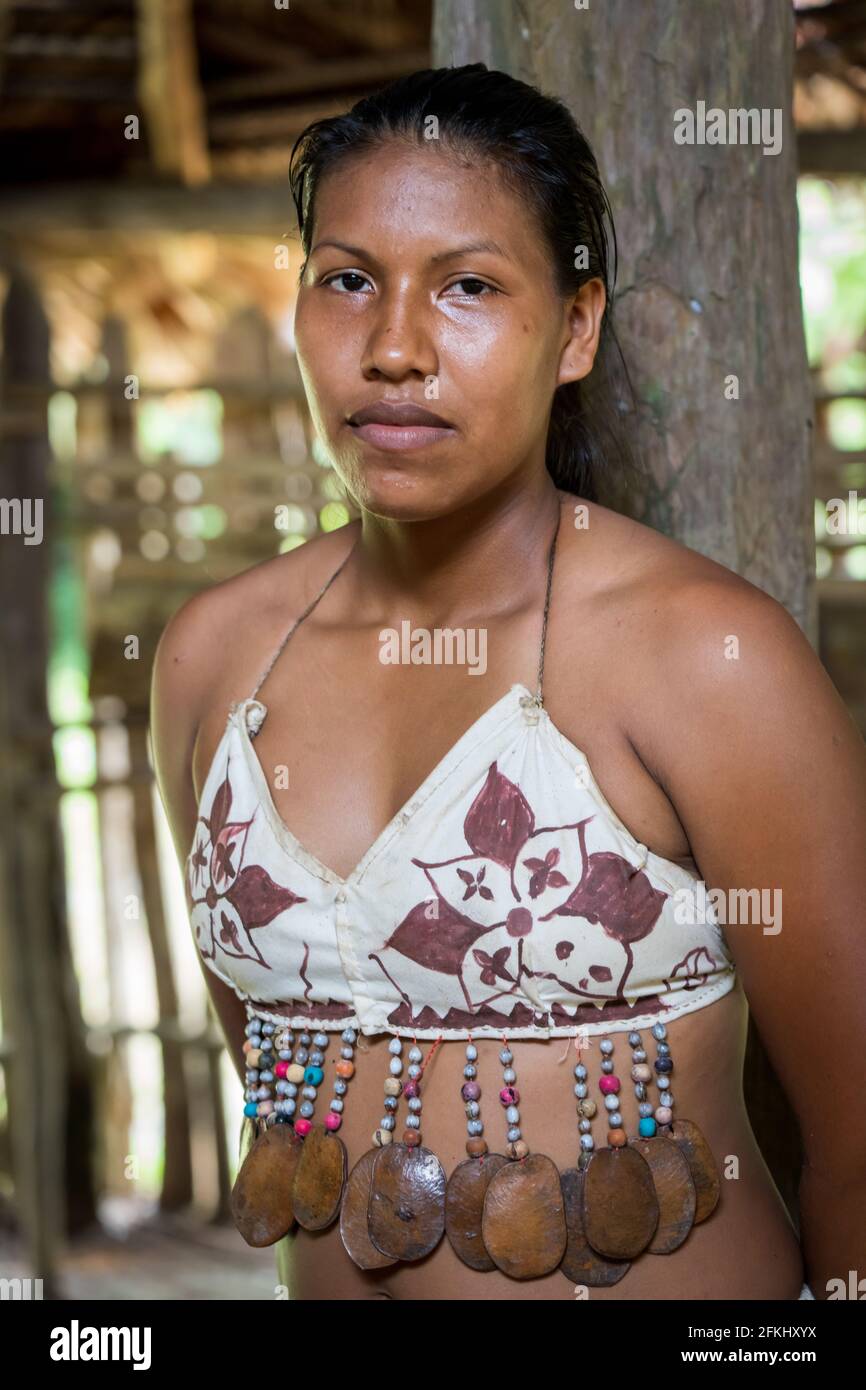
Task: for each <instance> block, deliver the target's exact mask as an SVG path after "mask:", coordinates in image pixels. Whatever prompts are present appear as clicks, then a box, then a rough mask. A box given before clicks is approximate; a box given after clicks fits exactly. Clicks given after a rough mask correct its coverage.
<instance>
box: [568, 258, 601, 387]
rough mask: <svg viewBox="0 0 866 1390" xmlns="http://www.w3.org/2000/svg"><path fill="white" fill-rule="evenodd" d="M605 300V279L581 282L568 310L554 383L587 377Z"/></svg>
mask: <svg viewBox="0 0 866 1390" xmlns="http://www.w3.org/2000/svg"><path fill="white" fill-rule="evenodd" d="M606 302H607V291H606V290H605V287H604V281H603V280H601V279H600V278H599V277H598V276H595V277H594V278H593V279H592V280H587V281H586V282H585V284H583V285H581V287H580V289H579V290H578V292H577V294H576V295H575V296H574V299H573V300H572V302H571V304H570V306H569V309H568V322H567V325H566V337H565V341H564V344H563V348H562V353H561V354H560V358H559V374H558V377H557V382H556V384H557V386H563V385H565V383H566V382H568V381H580V380H581V378H582V377H585V376H589V373H590V372H591V371H592V364H593V362H594V361H595V354H596V353H597V351H598V340H599V335H600V333H601V321H602V318H603V316H604V307H605V304H606Z"/></svg>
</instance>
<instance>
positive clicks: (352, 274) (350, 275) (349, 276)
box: [322, 270, 370, 294]
mask: <svg viewBox="0 0 866 1390" xmlns="http://www.w3.org/2000/svg"><path fill="white" fill-rule="evenodd" d="M338 280H355V281H358V280H359V281H360V282H361V284H365V283H366V284H369V283H370V282H369V280H368V279H367V277H366V275H362V274H361V273H360V271H358V270H341V271H340V273H339V275H332V276H331V277H330V278H326V279H324V280H323V281H322V284H323V285H332V286H334V287H336V284H337V281H338ZM360 288H361V285H360V284H354V285H345V286H344V287H343V291H342V293H344V294H357V292H358V290H359V289H360Z"/></svg>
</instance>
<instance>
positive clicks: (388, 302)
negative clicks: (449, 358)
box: [361, 292, 438, 377]
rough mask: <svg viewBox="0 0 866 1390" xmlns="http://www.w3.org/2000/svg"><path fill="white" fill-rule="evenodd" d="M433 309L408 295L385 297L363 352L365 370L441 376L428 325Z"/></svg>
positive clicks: (384, 373) (375, 313) (415, 297)
mask: <svg viewBox="0 0 866 1390" xmlns="http://www.w3.org/2000/svg"><path fill="white" fill-rule="evenodd" d="M429 313H430V306H429V305H427V306H426V307H425V306H424V304H423V303H422V302H421V300H420V297H419V296H417V295H413V294H411V293H409V292H406V293H399V294H390V295H387V296H383V297H382V299H381V300H380V302H379V303H378V304H377V306H376V309H375V312H374V319H373V323H372V324H371V326H370V332H369V334H368V337H367V342H366V344H365V348H364V358H363V361H362V364H361V366H362V369H363V371H364V372H365V373H368V372H374V373H375V372H380V373H381V374H382V375H383V376H405V375H406V374H407V373H409V372H418V373H419V374H420V375H421V376H425V377H426V376H436V375H437V374H438V353H437V351H436V346H435V343H434V341H433V334H432V331H431V325H430V322H429Z"/></svg>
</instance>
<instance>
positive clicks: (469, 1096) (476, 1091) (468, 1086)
mask: <svg viewBox="0 0 866 1390" xmlns="http://www.w3.org/2000/svg"><path fill="white" fill-rule="evenodd" d="M460 1094H461V1096H462V1097H463V1099H464V1100H477V1099H478V1097H479V1096H480V1095H481V1087H480V1086H479V1085H478V1082H477V1081H464V1083H463V1085H462V1087H461V1089H460Z"/></svg>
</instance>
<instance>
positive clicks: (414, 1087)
mask: <svg viewBox="0 0 866 1390" xmlns="http://www.w3.org/2000/svg"><path fill="white" fill-rule="evenodd" d="M417 1094H418V1082H417V1081H407V1082H406V1085H405V1086H404V1087H403V1095H404V1096H409V1097H411V1096H417Z"/></svg>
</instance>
